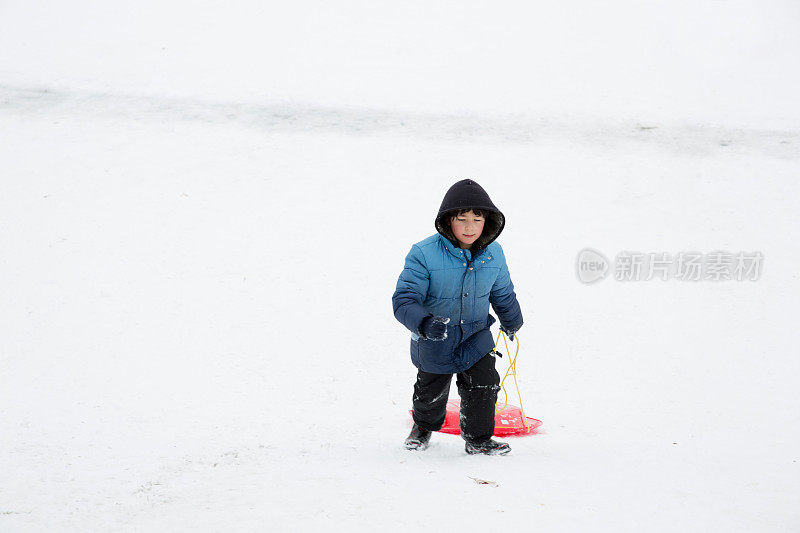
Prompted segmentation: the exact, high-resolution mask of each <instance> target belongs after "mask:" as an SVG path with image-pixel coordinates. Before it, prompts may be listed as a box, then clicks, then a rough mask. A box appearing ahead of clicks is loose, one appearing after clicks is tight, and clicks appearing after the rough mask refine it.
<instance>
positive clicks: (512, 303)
mask: <svg viewBox="0 0 800 533" xmlns="http://www.w3.org/2000/svg"><path fill="white" fill-rule="evenodd" d="M500 254H501V257H502V262H503V264H502V267H501V268H500V274H499V275H498V276H497V279H496V280H495V282H494V285H492V290H491V292H490V293H489V303H491V304H492V308H493V309H494V312H495V313H497V316H498V318H499V319H500V324H501V325H502V326H504V327H505V328H506V329H509V330H511V331H517V330H519V328H521V327H522V310H521V309H520V307H519V302H518V301H517V295H516V293H514V284H513V283H512V282H511V275H510V273H509V271H508V265H507V264H506V258H505V255H504V254H503V251H502V249H501V250H500Z"/></svg>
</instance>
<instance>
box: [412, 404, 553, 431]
mask: <svg viewBox="0 0 800 533" xmlns="http://www.w3.org/2000/svg"><path fill="white" fill-rule="evenodd" d="M497 405H498V407H502V405H503V404H502V403H498V404H497ZM460 408H461V400H447V414H446V415H445V418H444V425H443V426H442V429H440V430H439V431H440V432H442V433H450V434H451V435H460V434H461V424H460V420H461V419H460V416H459V409H460ZM409 413H411V411H409ZM541 425H542V421H541V420H536V419H535V418H530V417H525V420H524V421H523V418H522V410H521V409H520V408H519V407H517V406H515V405H511V404H509V405H506V407H505V408H504V409H503V410H502V411H500V412H499V413H497V414H496V415H495V416H494V434H495V436H497V437H507V436H509V435H531V434H533V433H536V428H538V427H539V426H541Z"/></svg>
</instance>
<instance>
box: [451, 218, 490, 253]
mask: <svg viewBox="0 0 800 533" xmlns="http://www.w3.org/2000/svg"><path fill="white" fill-rule="evenodd" d="M484 222H485V220H484V218H483V217H481V216H478V215H476V214H475V213H473V212H472V210H471V209H470V210H469V211H467V212H466V213H463V214H461V215H458V216H455V217H452V218H450V228H451V229H452V230H453V235H455V236H456V239H458V242H459V244H460V245H461V247H462V248H469V247H470V246H472V243H474V242H475V241H476V240H477V239H478V237H480V236H481V233H483V223H484Z"/></svg>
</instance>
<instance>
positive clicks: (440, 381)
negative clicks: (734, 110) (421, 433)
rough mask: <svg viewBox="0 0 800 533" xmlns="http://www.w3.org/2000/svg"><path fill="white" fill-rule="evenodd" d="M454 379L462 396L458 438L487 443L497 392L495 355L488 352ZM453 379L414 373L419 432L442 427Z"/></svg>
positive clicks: (414, 398) (415, 412) (415, 404)
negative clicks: (459, 435)
mask: <svg viewBox="0 0 800 533" xmlns="http://www.w3.org/2000/svg"><path fill="white" fill-rule="evenodd" d="M456 376H457V377H456V386H457V388H458V394H459V396H461V413H460V415H461V416H460V419H461V436H462V437H463V438H464V439H465V440H469V441H473V442H480V441H484V440H487V439H489V438H490V437H491V436H492V435H493V434H494V409H495V403H497V391H499V390H500V375H499V374H498V373H497V370H495V368H494V355H493V354H492V352H489V353H488V354H486V355H484V356H483V358H481V359H480V360H478V362H477V363H475V364H474V365H472V366H471V367H469V368H468V369H466V370H464V371H463V372H459V373H458V374H457V375H456ZM452 378H453V374H431V373H430V372H424V371H422V370H417V382H416V383H415V384H414V397H413V411H414V413H413V418H414V422H416V423H417V425H418V426H419V427H421V428H422V429H427V430H429V431H438V430H440V429H441V428H442V425H444V419H445V415H446V414H447V396H448V394H449V393H450V381H451V379H452Z"/></svg>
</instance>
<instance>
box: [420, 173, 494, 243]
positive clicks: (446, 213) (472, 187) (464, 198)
mask: <svg viewBox="0 0 800 533" xmlns="http://www.w3.org/2000/svg"><path fill="white" fill-rule="evenodd" d="M461 209H482V210H484V211H485V212H486V217H485V218H486V220H485V222H484V224H483V232H482V233H481V236H480V237H478V238H477V239H476V240H475V242H474V243H473V244H472V246H471V247H470V250H471V251H472V255H473V256H474V255H475V254H476V253H477V252H478V251H479V250H481V249H483V248H485V247H486V246H488V245H489V244H490V243H491V242H492V241H494V240H495V239H496V238H497V237H498V236H499V235H500V232H501V231H503V227H504V226H505V225H506V217H505V216H504V215H503V213H501V212H500V210H499V209H497V207H495V205H494V204H493V203H492V200H491V198H489V195H488V194H487V193H486V191H485V190H484V189H483V187H481V186H480V185H478V184H477V183H476V182H475V181H473V180H470V179H466V180H461V181H459V182H456V183H455V184H453V186H452V187H450V188H449V189H448V190H447V192H446V193H445V195H444V200H442V205H441V207H440V208H439V213H438V214H437V215H436V222H435V226H436V231H438V232H439V233H440V234H442V235H444V236H445V237H446V238H447V239H448V240H449V241H450V242H452V243H453V246H455V247H458V239H456V237H455V235H453V231H452V230H451V229H450V224H449V223H448V221H449V217H452V216H455V215H456V214H457V213H458V211H459V210H461Z"/></svg>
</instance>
